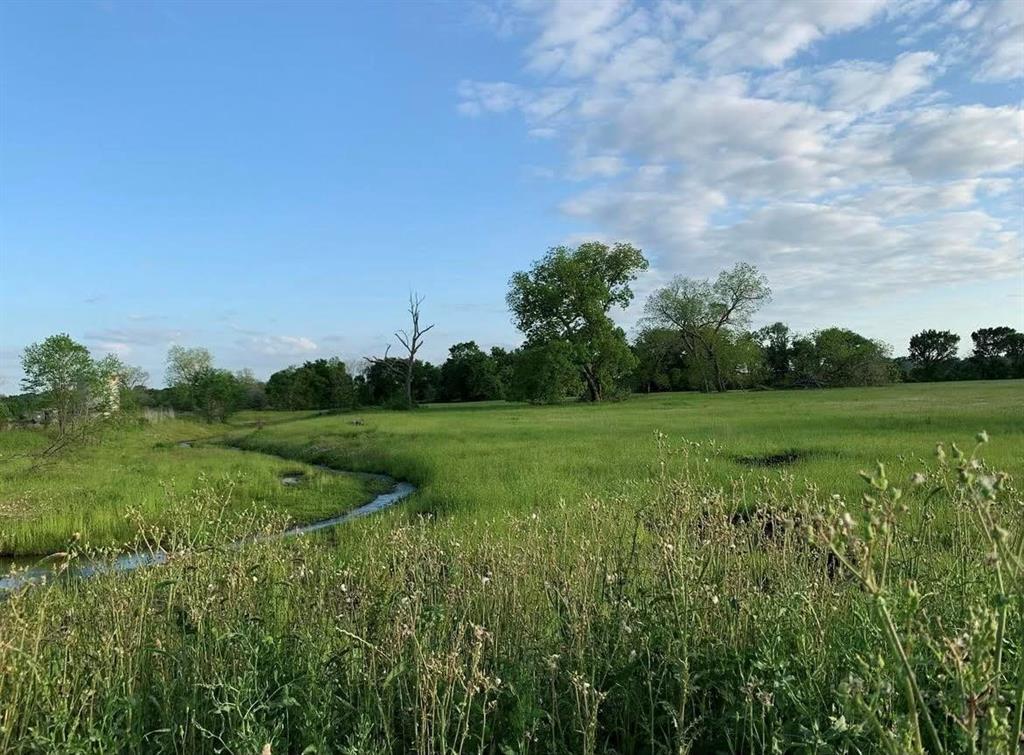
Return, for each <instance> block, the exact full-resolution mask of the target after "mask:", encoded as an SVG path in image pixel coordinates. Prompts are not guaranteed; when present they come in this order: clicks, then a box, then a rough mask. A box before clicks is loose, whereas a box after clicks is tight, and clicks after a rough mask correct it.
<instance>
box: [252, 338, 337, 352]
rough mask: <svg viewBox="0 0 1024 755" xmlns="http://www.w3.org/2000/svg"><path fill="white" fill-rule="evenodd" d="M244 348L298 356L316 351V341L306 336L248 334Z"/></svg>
mask: <svg viewBox="0 0 1024 755" xmlns="http://www.w3.org/2000/svg"><path fill="white" fill-rule="evenodd" d="M243 345H244V346H245V347H246V348H248V349H249V350H251V351H254V352H256V353H257V354H262V355H264V356H298V355H302V354H309V353H312V352H314V351H316V350H317V349H318V348H319V347H318V346H317V344H316V342H315V341H313V340H312V339H311V338H307V337H306V336H277V335H250V336H248V337H247V338H245V339H244V344H243Z"/></svg>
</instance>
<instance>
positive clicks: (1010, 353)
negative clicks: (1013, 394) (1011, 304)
mask: <svg viewBox="0 0 1024 755" xmlns="http://www.w3.org/2000/svg"><path fill="white" fill-rule="evenodd" d="M971 340H972V341H974V353H973V354H972V355H971V359H970V361H971V363H972V364H973V366H974V371H975V374H976V376H977V377H980V378H983V379H989V380H991V379H999V378H1009V377H1024V334H1022V333H1018V332H1017V331H1016V330H1014V329H1013V328H1010V327H1007V326H1005V325H1003V326H1000V327H996V328H979V329H978V330H976V331H974V332H973V333H971Z"/></svg>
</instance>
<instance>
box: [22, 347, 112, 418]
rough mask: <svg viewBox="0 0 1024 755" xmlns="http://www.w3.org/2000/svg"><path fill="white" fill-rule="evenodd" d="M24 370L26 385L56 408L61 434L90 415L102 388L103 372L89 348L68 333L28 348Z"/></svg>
mask: <svg viewBox="0 0 1024 755" xmlns="http://www.w3.org/2000/svg"><path fill="white" fill-rule="evenodd" d="M21 369H22V371H23V372H24V373H25V376H24V377H23V378H22V381H21V385H22V388H24V390H26V391H27V392H29V393H34V394H37V395H40V396H41V397H42V398H43V400H44V402H45V403H46V404H47V405H48V406H49V407H50V408H52V409H53V411H54V414H55V415H56V420H57V428H58V431H59V432H60V434H61V435H64V433H66V432H67V431H68V430H69V429H70V428H71V427H72V426H73V425H74V424H75V423H76V422H78V421H79V420H80V419H82V418H84V417H86V416H88V413H89V410H90V405H91V403H92V402H93V401H94V400H96V399H97V396H98V394H99V392H100V390H101V386H100V383H101V373H100V370H99V368H98V366H97V363H96V362H95V361H93V358H92V356H91V355H90V354H89V349H87V348H86V347H85V346H83V345H82V344H80V343H78V342H76V341H74V340H72V338H71V336H69V335H68V334H67V333H58V334H57V335H53V336H50V337H49V338H47V339H46V340H44V341H43V342H42V343H34V344H32V345H31V346H28V347H26V349H25V351H24V353H23V354H22V357H21Z"/></svg>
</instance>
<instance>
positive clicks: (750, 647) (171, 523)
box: [0, 382, 1024, 754]
mask: <svg viewBox="0 0 1024 755" xmlns="http://www.w3.org/2000/svg"><path fill="white" fill-rule="evenodd" d="M1019 395H1020V391H1019V384H1015V383H1012V382H1011V383H988V384H984V385H960V384H942V385H939V384H937V385H930V386H896V387H891V388H883V389H858V390H841V391H831V392H812V393H772V394H730V395H723V396H698V395H674V396H664V397H651V398H645V399H637V400H634V401H630V402H626V403H617V404H607V405H572V406H563V407H529V406H515V405H507V404H483V405H476V406H465V407H444V408H442V407H431V408H427V409H423V410H421V411H418V412H412V413H410V412H375V411H371V412H363V413H360V414H357V415H356V414H348V415H338V416H320V417H316V416H314V417H309V416H308V415H303V414H301V413H295V414H291V415H288V414H267V413H256V414H246V415H240V416H238V417H237V418H236V420H235V424H234V425H233V426H232V428H231V429H230V430H229V431H228V432H227V434H225V435H222V436H221V440H224V441H226V442H230V443H233V444H237V445H241V446H245V447H248V448H258V449H261V450H264V451H268V452H272V453H275V454H281V455H284V456H287V457H289V458H290V459H291V460H290V461H279V462H275V461H272V460H270V459H269V458H268V457H263V456H258V455H256V454H251V455H245V454H241V453H239V452H238V451H237V450H232V449H225V448H218V447H215V446H212V445H209V444H203V445H200V446H195V447H193V448H188V449H186V448H178V447H177V446H175V445H173V443H171V441H173V440H175V439H177V438H181V437H187V436H189V435H191V432H192V431H193V430H194V429H195V428H197V427H198V428H207V429H208V430H209V428H210V426H209V425H197V426H192V425H184V424H183V423H181V422H180V421H176V422H170V423H163V424H162V425H156V426H153V428H149V429H148V430H142V431H132V433H129V434H128V435H126V436H125V437H126V438H132V440H127V439H122V440H119V441H117V442H118V443H122V444H124V445H123V446H122V448H124V449H125V450H124V456H123V457H122V458H121V459H120V463H121V464H127V463H128V459H129V457H130V456H132V455H133V454H139V453H141V452H142V449H143V448H148V449H149V452H150V453H152V454H155V455H159V454H164V453H167V454H171V455H172V456H171V458H172V459H173V460H174V462H175V464H176V465H177V464H181V463H185V460H186V459H188V458H196V459H202V460H203V462H202V464H209V465H215V464H216V460H218V459H221V458H223V459H234V460H235V463H242V460H247V459H256V460H258V461H257V462H253V464H254V465H255V466H251V467H247V468H244V469H242V470H241V472H242V474H241V477H239V476H237V475H232V477H233V478H234V479H236V480H239V482H237V483H236V484H235V485H228V484H222V482H223V480H225V479H227V478H225V477H220V476H219V474H218V473H213V474H207V475H206V476H205V477H202V478H200V477H197V478H195V479H194V480H193V486H192V487H191V488H190V487H189V486H188V485H184V484H179V485H176V486H174V487H173V488H172V489H170V490H168V491H167V493H166V494H165V495H164V497H163V498H162V499H161V500H162V501H163V506H162V507H161V508H160V509H159V513H160V515H161V516H160V517H159V519H158V521H156V522H154V523H153V524H151V526H148V527H147V528H146V529H145V536H144V538H143V543H144V544H145V543H147V542H148V543H152V542H157V541H158V542H161V543H163V544H164V545H165V546H166V547H169V548H171V549H172V550H174V551H175V553H176V554H177V555H176V557H175V558H174V559H172V560H171V562H170V563H169V564H168V565H166V566H162V567H157V568H152V569H148V570H143V571H140V572H136V573H133V574H131V575H107V576H100V577H97V578H94V579H90V580H81V581H70V582H66V583H61V584H59V585H54V586H51V587H47V588H25V589H21V590H17V591H14V592H13V593H10V594H9V595H8V596H7V598H6V599H5V601H4V611H3V612H0V637H2V638H3V639H2V641H0V668H3V669H5V673H4V674H3V675H2V676H0V751H12V752H38V751H46V752H62V751H74V752H90V751H92V752H116V751H125V752H127V751H138V750H139V749H145V750H146V751H148V752H204V751H206V752H258V751H260V750H262V749H264V748H265V746H269V748H270V750H271V751H272V752H304V751H305V752H351V753H357V752H358V753H363V752H422V753H442V752H469V751H488V752H489V751H494V752H523V753H527V752H551V753H558V752H564V753H570V752H571V753H576V752H611V751H614V752H717V751H721V752H767V751H780V752H849V751H860V752H889V753H904V752H986V753H988V752H991V753H1007V754H1009V753H1013V752H1016V749H1017V748H1019V747H1020V744H1021V742H1024V740H1022V739H1021V712H1022V710H1024V707H1022V706H1024V702H1022V700H1021V696H1022V694H1024V686H1022V685H1024V647H1022V639H1021V638H1022V637H1024V590H1022V585H1024V571H1022V563H1021V560H1022V557H1024V553H1022V549H1024V524H1022V523H1024V508H1022V501H1021V495H1020V492H1019V490H1018V489H1017V488H1016V487H1015V483H1014V480H1015V479H1020V475H1021V473H1022V471H1024V470H1022V469H1021V467H1020V464H1021V458H1022V455H1021V450H1022V449H1024V417H1022V416H1021V415H1022V412H1024V410H1022V409H1021V404H1020V402H1019V401H1018V400H1017V399H1018V398H1019ZM652 427H659V428H662V431H661V432H660V433H657V434H656V433H654V432H653V431H652V430H651V428H652ZM980 427H986V428H988V429H989V431H990V432H991V433H992V442H989V438H988V435H986V434H980V435H979V436H978V438H977V439H976V440H973V441H972V440H971V439H972V438H973V437H974V435H975V433H976V431H977V429H978V428H980ZM18 432H22V431H18ZM153 432H159V433H161V434H165V435H166V442H168V443H171V447H168V448H165V447H164V445H162V444H161V441H159V440H157V438H156V437H154V436H151V435H150V436H146V435H145V434H146V433H153ZM139 433H142V435H139ZM8 435H11V434H8ZM142 437H146V439H147V442H146V443H142V442H141V441H140V438H142ZM684 439H685V440H684ZM936 439H943V440H944V441H948V440H958V441H960V442H959V445H956V446H953V445H950V444H949V443H948V442H944V443H943V444H942V445H941V446H940V447H939V448H938V451H937V455H936V452H935V448H936V447H935V444H934V440H936ZM151 441H155V442H151ZM113 442H114V441H113V439H111V440H110V441H108V443H106V444H104V445H103V448H108V447H111V446H110V445H109V444H110V443H113ZM128 444H133V445H132V447H131V450H129V446H128ZM79 453H80V454H82V456H81V457H78V456H77V454H79ZM96 453H98V451H97V449H96V448H92V447H89V448H85V449H83V450H81V451H79V452H75V454H74V455H73V456H72V457H71V458H68V459H65V460H61V461H58V462H56V463H55V466H54V471H55V472H57V473H58V474H59V475H64V479H65V480H66V481H67V480H70V479H71V477H72V475H73V474H75V473H77V474H79V475H81V474H83V470H84V469H85V468H86V467H87V466H89V464H88V463H87V462H86V460H87V459H89V454H96ZM190 454H191V456H189V455H190ZM222 455H223V457H222ZM114 458H115V455H113V454H111V455H109V456H106V457H105V458H104V459H103V461H102V463H103V464H105V465H110V464H112V463H113V460H114ZM98 460H99V459H98V457H93V458H92V466H96V463H97V461H98ZM879 460H881V461H882V462H884V465H878V464H876V462H877V461H879ZM150 461H152V459H150ZM305 462H328V463H332V464H338V465H342V466H347V467H351V468H355V469H361V470H365V471H388V472H391V473H393V474H395V475H396V476H400V477H407V478H409V479H413V480H415V481H417V482H419V483H421V484H422V485H423V489H422V491H421V493H420V494H419V495H418V496H417V498H418V500H414V501H413V502H411V504H410V506H409V507H408V508H406V507H404V506H403V507H400V508H398V509H395V510H392V511H391V512H383V513H381V514H379V515H377V516H376V517H373V518H370V519H366V520H362V521H359V522H355V523H353V524H352V525H350V526H347V527H345V528H342V529H338V530H333V531H328V532H327V533H325V535H324V536H322V537H307V538H300V539H298V540H295V541H281V542H269V541H266V542H263V541H260V542H254V543H251V544H250V545H247V546H245V547H242V548H237V547H234V546H233V545H232V543H234V542H236V541H237V540H239V539H241V538H243V537H247V536H251V535H254V534H259V533H262V532H267V533H269V532H273V531H279V530H280V528H281V527H282V526H283V521H284V520H283V514H282V512H286V511H288V507H287V506H286V505H283V504H282V503H281V502H282V501H284V500H286V499H287V496H289V495H290V494H291V490H290V489H287V488H285V487H284V486H282V485H280V483H279V481H278V480H276V474H277V473H278V472H280V471H285V470H295V469H297V468H303V469H307V470H308V469H309V468H308V467H304V466H302V463H305ZM65 465H66V469H67V472H61V471H59V470H61V469H63V468H65ZM213 468H214V469H215V468H216V467H213ZM268 470H273V472H270V471H268ZM857 470H864V471H865V475H864V478H863V479H862V478H861V477H859V476H858V475H857ZM223 471H227V470H223ZM1005 473H1009V475H1007V474H1005ZM253 475H256V476H257V479H260V478H259V475H264V477H263V478H262V479H264V480H266V481H267V487H266V492H267V495H264V496H262V497H261V496H257V495H253V494H252V493H251V490H252V488H247V487H246V486H245V484H243V483H241V482H240V479H241V478H244V477H251V476H253ZM9 479H13V478H9ZM181 479H182V480H183V481H184V479H185V478H181ZM332 479H333V478H332ZM271 483H273V484H271ZM97 484H99V480H98V477H84V478H82V479H80V481H79V483H78V485H77V486H76V487H74V488H72V487H70V486H69V487H68V488H67V490H71V489H74V490H76V491H82V492H84V491H86V490H88V489H90V488H91V487H93V486H96V485H97ZM8 485H11V483H10V482H8ZM10 489H11V488H10V487H9V488H8V490H10ZM271 492H272V493H273V494H272V495H270V493H271ZM410 512H418V513H413V514H411V513H410ZM213 521H216V522H218V526H217V527H210V526H209V525H208V523H209V522H213ZM83 547H84V545H83V544H82V542H81V541H79V542H78V543H77V544H72V547H71V548H70V556H69V557H70V558H74V557H76V554H78V553H79V552H80V551H81V549H82V548H83ZM264 751H265V750H264Z"/></svg>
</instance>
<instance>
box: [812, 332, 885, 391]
mask: <svg viewBox="0 0 1024 755" xmlns="http://www.w3.org/2000/svg"><path fill="white" fill-rule="evenodd" d="M891 351H892V350H891V349H890V348H889V346H888V345H886V344H884V343H882V342H881V341H875V340H872V339H870V338H865V337H864V336H862V335H860V334H859V333H854V332H853V331H852V330H846V329H845V328H825V329H824V330H817V331H815V332H814V333H812V334H811V335H810V336H803V337H800V338H796V339H794V340H793V350H792V354H793V371H794V373H795V381H796V384H797V385H801V386H804V387H829V388H838V387H843V386H859V385H884V384H886V383H891V382H892V381H893V380H894V379H895V368H894V365H893V362H892V359H891V358H890V356H891Z"/></svg>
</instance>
